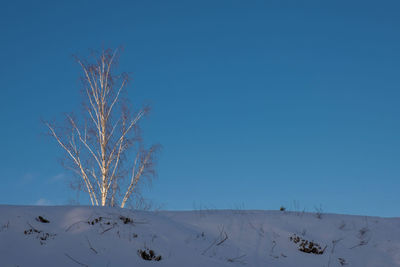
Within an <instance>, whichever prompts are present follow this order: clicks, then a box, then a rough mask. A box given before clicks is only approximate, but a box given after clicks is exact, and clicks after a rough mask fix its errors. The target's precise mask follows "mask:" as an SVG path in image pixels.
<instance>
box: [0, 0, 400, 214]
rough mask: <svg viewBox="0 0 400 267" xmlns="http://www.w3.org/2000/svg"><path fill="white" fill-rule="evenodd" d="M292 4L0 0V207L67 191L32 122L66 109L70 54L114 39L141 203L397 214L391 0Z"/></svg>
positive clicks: (399, 177) (72, 83) (398, 155)
mask: <svg viewBox="0 0 400 267" xmlns="http://www.w3.org/2000/svg"><path fill="white" fill-rule="evenodd" d="M302 2H303V3H300V2H299V1H231V0H230V1H227V0H222V1H112V2H111V1H108V2H107V1H35V2H33V1H12V2H11V1H8V2H7V3H3V5H2V8H1V9H0V31H1V42H0V56H1V65H0V80H1V89H0V96H1V100H2V101H1V102H2V103H1V105H0V121H1V131H0V147H1V153H0V169H1V172H0V179H1V186H0V203H2V204H56V205H61V204H68V203H69V201H70V200H72V199H76V192H74V191H72V190H70V189H69V187H68V186H67V184H68V181H69V180H70V179H71V174H70V173H69V172H67V171H66V170H64V169H63V168H62V167H61V166H60V165H59V164H58V161H57V159H58V158H60V157H61V156H62V151H61V149H60V148H59V147H58V146H57V144H56V143H55V142H54V141H53V140H52V139H51V138H50V137H48V136H46V135H45V132H46V129H45V127H44V126H43V124H41V119H49V120H51V119H57V120H61V119H62V116H63V113H65V112H70V111H75V110H79V108H80V103H81V100H80V93H79V90H80V83H79V76H80V68H79V66H78V65H77V64H76V63H75V62H74V60H73V59H72V54H77V55H80V56H83V57H85V56H87V55H88V54H89V52H88V51H89V49H101V48H102V47H117V46H120V45H123V46H124V47H125V50H124V52H123V53H122V55H121V60H120V68H119V70H121V71H127V72H130V73H131V74H132V78H133V81H132V83H131V84H130V87H129V97H130V99H131V100H132V101H133V103H134V104H137V105H141V104H142V103H149V104H151V105H152V107H153V110H152V113H151V116H150V117H149V118H148V119H147V120H146V121H145V123H144V124H143V131H144V136H145V138H146V141H147V142H148V143H156V142H158V143H161V144H162V145H163V150H162V153H161V154H160V155H159V164H158V171H159V177H158V179H157V180H156V181H154V183H153V186H152V188H151V190H145V195H146V197H147V198H149V199H152V200H153V201H154V202H155V203H156V204H158V205H162V206H163V207H164V208H166V209H172V210H180V209H193V208H200V207H202V208H221V209H222V208H224V209H225V208H238V207H241V208H246V209H279V207H280V206H281V205H283V206H286V207H287V208H288V209H296V208H298V209H300V210H303V209H305V210H306V211H314V208H315V207H320V206H321V207H322V208H323V210H324V211H325V212H334V213H348V214H365V215H377V216H399V214H400V206H399V203H400V194H399V193H398V192H399V189H400V164H399V162H400V105H399V100H400V75H399V74H400V34H399V29H400V17H399V16H398V10H399V8H400V3H399V2H397V1H384V3H380V2H379V3H378V1H374V2H369V1H351V2H349V1H330V2H329V1H302ZM80 201H81V203H83V204H88V203H89V202H88V201H87V199H85V197H83V196H82V195H81V196H80Z"/></svg>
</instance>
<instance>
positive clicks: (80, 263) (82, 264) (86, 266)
mask: <svg viewBox="0 0 400 267" xmlns="http://www.w3.org/2000/svg"><path fill="white" fill-rule="evenodd" d="M64 255H65V256H67V257H68V258H69V259H70V260H72V261H73V262H75V263H77V264H79V265H80V266H85V267H89V265H87V264H84V263H82V262H79V261H77V260H75V259H74V258H72V257H71V256H70V255H68V254H67V253H64Z"/></svg>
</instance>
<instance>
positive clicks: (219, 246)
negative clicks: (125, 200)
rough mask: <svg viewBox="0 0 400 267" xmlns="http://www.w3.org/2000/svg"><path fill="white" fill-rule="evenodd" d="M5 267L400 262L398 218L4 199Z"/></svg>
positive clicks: (0, 246) (1, 237)
mask: <svg viewBox="0 0 400 267" xmlns="http://www.w3.org/2000/svg"><path fill="white" fill-rule="evenodd" d="M39 216H40V217H39ZM311 242H312V243H311ZM0 266H13V267H15V266H20V267H25V266H59V267H63V266H94V267H101V266H104V267H106V266H118V267H124V266H160V267H161V266H165V267H181V266H182V267H197V266H198V267H217V266H218V267H224V266H231V267H232V266H254V267H262V266H265V267H268V266H272V267H280V266H307V267H314V266H315V267H317V266H318V267H322V266H326V267H327V266H330V267H333V266H359V267H368V266H371V267H372V266H373V267H385V266H400V218H378V217H365V216H348V215H334V214H322V215H321V216H318V215H317V214H312V213H302V212H282V211H246V210H224V211H207V210H203V211H190V212H170V211H161V212H138V211H129V210H122V209H114V208H97V207H83V206H78V207H76V206H65V207H62V206H60V207H40V206H32V207H28V206H0Z"/></svg>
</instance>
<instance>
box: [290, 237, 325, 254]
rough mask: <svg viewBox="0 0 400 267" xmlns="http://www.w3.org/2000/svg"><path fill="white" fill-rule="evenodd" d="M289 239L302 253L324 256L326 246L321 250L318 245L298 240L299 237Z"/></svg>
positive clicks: (301, 239)
mask: <svg viewBox="0 0 400 267" xmlns="http://www.w3.org/2000/svg"><path fill="white" fill-rule="evenodd" d="M289 239H290V241H292V242H293V243H295V244H297V245H298V246H299V248H298V249H299V250H300V251H301V252H304V253H312V254H318V255H321V254H324V251H325V249H326V246H325V248H324V249H322V248H321V246H320V245H319V244H318V243H315V242H313V241H308V240H306V239H303V238H300V237H299V236H297V235H295V234H294V235H293V236H291V237H290V238H289Z"/></svg>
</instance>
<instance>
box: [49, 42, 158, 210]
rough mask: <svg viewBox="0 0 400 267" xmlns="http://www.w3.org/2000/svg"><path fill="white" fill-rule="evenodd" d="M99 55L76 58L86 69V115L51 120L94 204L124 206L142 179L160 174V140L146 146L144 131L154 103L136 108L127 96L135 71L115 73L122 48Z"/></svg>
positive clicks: (53, 133) (51, 131) (68, 163)
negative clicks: (142, 124)
mask: <svg viewBox="0 0 400 267" xmlns="http://www.w3.org/2000/svg"><path fill="white" fill-rule="evenodd" d="M94 55H95V56H94V62H90V61H86V60H82V59H79V58H76V60H77V62H78V64H79V65H80V67H81V68H82V71H83V76H82V84H83V89H82V95H83V99H84V101H83V106H84V111H83V114H82V116H81V118H80V120H79V121H78V120H77V119H76V117H75V116H73V115H72V114H69V115H66V124H65V125H64V126H63V127H56V126H55V124H53V123H49V122H45V124H46V126H47V127H48V129H49V134H50V135H51V136H53V137H54V138H55V140H56V141H57V143H58V144H59V145H60V146H61V147H62V148H63V150H64V152H65V153H66V159H67V161H66V164H65V166H66V167H67V168H68V169H70V170H72V171H73V172H74V173H75V174H77V175H78V177H80V181H81V182H82V184H83V187H84V191H85V192H87V193H88V195H89V197H90V201H91V203H92V205H95V206H120V207H121V208H124V207H125V205H126V204H127V202H128V200H130V199H131V198H132V196H134V195H135V193H136V192H137V189H138V185H139V181H141V180H142V179H143V178H149V179H151V178H153V177H154V175H155V174H156V173H155V169H154V156H155V153H156V151H157V150H158V148H159V146H158V145H153V146H151V147H150V148H148V149H145V148H144V145H143V142H142V139H141V136H140V128H139V122H140V121H141V120H142V119H143V117H144V116H145V115H146V114H147V113H148V112H149V107H144V108H141V109H139V110H138V111H136V112H134V113H133V114H131V112H130V108H129V107H128V103H127V102H126V100H125V99H124V98H123V97H122V95H123V92H124V89H125V88H126V86H127V84H128V78H129V76H128V75H127V74H125V73H122V74H119V75H116V74H115V73H114V68H115V67H116V62H117V60H118V57H119V50H118V49H117V50H114V51H112V50H109V49H108V50H103V51H102V52H101V53H99V54H94Z"/></svg>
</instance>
